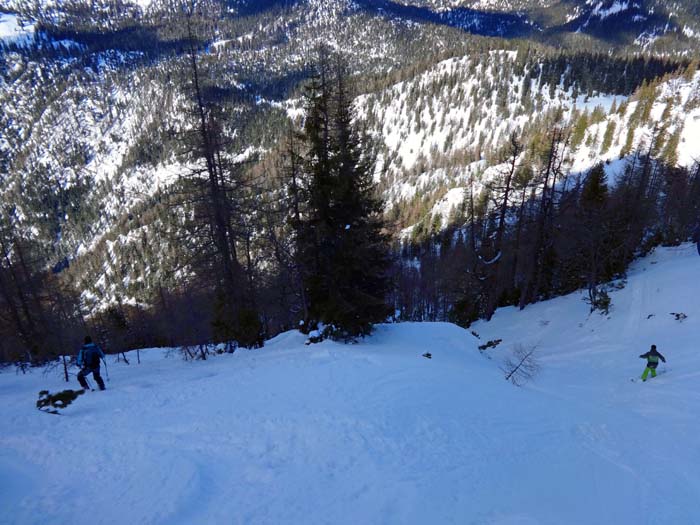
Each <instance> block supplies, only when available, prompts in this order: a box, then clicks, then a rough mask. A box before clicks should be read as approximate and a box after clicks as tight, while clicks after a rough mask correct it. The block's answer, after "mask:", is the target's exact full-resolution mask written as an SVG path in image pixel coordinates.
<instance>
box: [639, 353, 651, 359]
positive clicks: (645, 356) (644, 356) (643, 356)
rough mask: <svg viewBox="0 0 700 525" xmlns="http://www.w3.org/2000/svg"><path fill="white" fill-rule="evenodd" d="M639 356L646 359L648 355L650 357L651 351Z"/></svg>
mask: <svg viewBox="0 0 700 525" xmlns="http://www.w3.org/2000/svg"><path fill="white" fill-rule="evenodd" d="M639 357H641V358H642V359H646V358H647V357H649V352H647V353H646V354H642V355H640V356H639Z"/></svg>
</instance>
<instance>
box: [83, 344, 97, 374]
mask: <svg viewBox="0 0 700 525" xmlns="http://www.w3.org/2000/svg"><path fill="white" fill-rule="evenodd" d="M85 364H86V365H87V366H88V368H97V367H98V366H100V351H99V350H98V349H97V347H96V346H95V345H89V346H86V347H85Z"/></svg>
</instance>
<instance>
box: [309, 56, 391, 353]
mask: <svg viewBox="0 0 700 525" xmlns="http://www.w3.org/2000/svg"><path fill="white" fill-rule="evenodd" d="M315 67H316V72H315V75H314V77H313V79H312V81H311V84H310V86H309V87H308V89H307V91H306V93H305V99H306V106H307V118H306V123H305V127H304V134H303V136H304V138H305V142H306V146H307V148H308V149H307V151H306V154H305V157H304V171H305V177H306V181H305V183H306V192H307V194H308V199H309V200H308V206H307V209H306V210H305V214H304V215H303V216H301V217H300V219H299V221H298V223H297V225H296V227H297V228H298V233H297V256H298V258H299V260H300V262H299V267H300V268H302V269H303V272H304V275H303V280H304V286H305V291H306V293H307V298H308V301H309V305H308V311H309V316H310V319H309V320H308V321H310V324H314V323H315V322H321V323H323V324H324V325H326V326H327V327H328V329H329V332H328V335H330V336H332V337H334V338H341V339H342V338H344V339H351V338H353V337H355V336H359V335H366V334H368V333H369V332H370V331H371V328H372V324H373V323H376V322H379V321H382V320H384V319H385V318H386V316H387V315H388V313H389V308H388V307H387V305H386V303H385V297H386V294H387V292H388V289H389V282H388V273H387V272H388V268H389V262H390V260H389V248H388V241H387V238H386V235H385V234H384V233H383V223H382V218H381V212H382V202H381V201H380V200H379V199H378V198H377V197H376V194H375V184H374V181H373V178H372V177H373V171H374V158H373V156H372V154H371V151H370V150H369V148H368V145H367V143H366V141H365V140H363V138H362V136H361V135H360V133H359V132H358V130H357V126H356V124H355V122H354V115H353V109H352V98H351V97H350V93H349V86H348V79H347V70H346V66H345V65H344V63H343V62H342V60H341V59H340V58H339V57H337V56H336V57H331V56H329V54H328V53H327V51H325V50H323V49H322V50H320V51H319V59H318V63H317V64H316V66H315Z"/></svg>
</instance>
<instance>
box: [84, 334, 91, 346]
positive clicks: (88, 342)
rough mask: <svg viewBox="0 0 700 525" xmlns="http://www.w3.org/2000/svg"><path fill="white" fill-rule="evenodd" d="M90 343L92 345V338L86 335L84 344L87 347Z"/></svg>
mask: <svg viewBox="0 0 700 525" xmlns="http://www.w3.org/2000/svg"><path fill="white" fill-rule="evenodd" d="M90 343H92V337H90V336H89V335H86V336H85V344H86V345H89V344H90Z"/></svg>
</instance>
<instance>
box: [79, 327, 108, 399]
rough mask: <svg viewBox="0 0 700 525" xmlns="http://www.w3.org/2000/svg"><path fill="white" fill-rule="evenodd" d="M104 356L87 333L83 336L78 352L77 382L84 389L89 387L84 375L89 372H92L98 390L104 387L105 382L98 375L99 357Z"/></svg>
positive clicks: (102, 357)
mask: <svg viewBox="0 0 700 525" xmlns="http://www.w3.org/2000/svg"><path fill="white" fill-rule="evenodd" d="M104 358H105V354H104V352H103V351H102V349H101V348H100V347H99V346H97V345H96V344H95V343H93V342H92V338H91V337H90V336H89V335H87V336H85V344H84V345H83V346H82V347H81V348H80V351H79V352H78V366H79V367H80V372H78V382H79V383H80V386H82V387H83V388H84V389H85V390H88V388H89V387H88V384H87V381H86V380H85V376H86V375H88V374H90V373H92V377H93V378H94V379H95V382H96V383H97V386H99V387H100V390H104V389H105V382H104V381H102V377H101V376H100V359H104Z"/></svg>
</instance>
